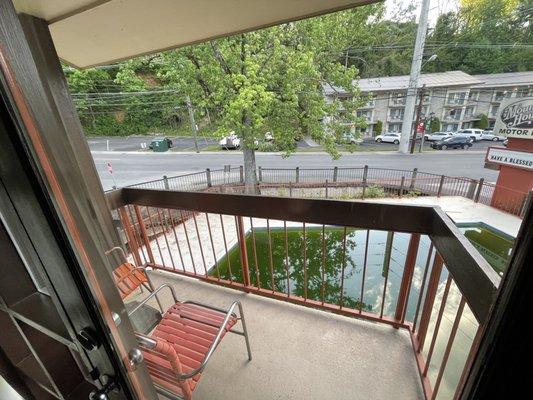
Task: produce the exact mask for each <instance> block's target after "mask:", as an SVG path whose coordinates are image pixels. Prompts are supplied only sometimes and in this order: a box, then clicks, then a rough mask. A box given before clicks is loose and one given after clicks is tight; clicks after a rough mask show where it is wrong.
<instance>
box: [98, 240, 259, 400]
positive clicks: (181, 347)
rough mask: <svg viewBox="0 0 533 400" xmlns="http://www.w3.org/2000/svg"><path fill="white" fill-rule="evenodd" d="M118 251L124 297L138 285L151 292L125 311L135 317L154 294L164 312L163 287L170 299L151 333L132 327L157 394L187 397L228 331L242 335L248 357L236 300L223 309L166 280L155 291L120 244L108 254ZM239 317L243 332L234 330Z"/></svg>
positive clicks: (185, 399)
mask: <svg viewBox="0 0 533 400" xmlns="http://www.w3.org/2000/svg"><path fill="white" fill-rule="evenodd" d="M116 250H119V251H120V252H121V254H122V256H123V258H124V260H126V261H125V262H124V263H123V264H121V265H120V266H119V267H118V268H117V269H116V270H115V271H114V273H113V274H114V276H115V283H116V285H117V288H118V289H119V292H120V295H121V297H122V299H124V298H126V297H127V296H128V295H129V294H131V293H132V292H134V291H135V290H136V289H137V288H139V287H140V288H141V289H142V286H145V287H146V288H147V289H148V291H149V292H150V295H149V296H147V297H146V298H145V299H144V300H142V301H141V302H140V303H138V304H136V305H135V307H134V308H132V309H131V310H130V311H128V316H129V317H133V315H134V314H135V313H136V312H138V311H139V310H140V309H141V308H142V307H143V306H145V305H146V303H147V302H148V301H150V300H151V299H152V298H154V297H155V298H156V300H157V301H158V304H159V306H160V308H161V311H163V308H162V306H161V303H160V301H159V299H158V298H157V295H158V293H159V292H160V291H161V290H163V289H165V288H167V289H169V290H170V293H171V295H172V298H173V301H174V304H173V305H172V306H171V307H170V308H169V309H168V310H167V311H166V312H164V314H163V315H162V318H161V320H160V321H159V322H158V323H157V325H156V326H155V329H154V330H153V332H152V333H151V335H149V336H148V335H145V334H142V333H138V332H136V336H137V340H138V342H139V347H140V349H141V351H142V355H143V358H144V361H145V362H146V366H147V368H148V371H149V373H150V376H151V378H152V381H153V383H154V386H155V388H156V390H157V392H158V393H160V394H162V395H164V396H166V397H168V398H170V399H176V400H178V399H183V400H190V399H191V398H192V393H193V391H194V389H195V388H196V385H197V383H198V381H199V379H200V377H201V375H202V372H203V370H204V368H205V367H206V365H207V363H208V362H209V359H210V358H211V356H212V355H213V353H214V351H215V349H216V348H217V346H218V344H219V343H220V341H221V340H222V338H223V337H224V336H225V334H226V333H228V332H231V333H235V334H237V335H241V336H244V339H245V343H246V350H247V352H248V360H250V361H251V360H252V353H251V349H250V341H249V338H248V331H247V329H246V322H245V320H244V313H243V309H242V305H241V303H240V302H238V301H235V302H233V303H232V304H231V306H230V307H229V309H227V310H223V309H220V308H216V307H212V306H209V305H206V304H201V303H197V302H193V301H184V302H181V301H179V300H178V298H177V296H176V293H175V291H174V288H173V287H172V286H170V285H169V284H166V283H165V284H162V285H160V286H159V287H158V288H157V289H155V290H154V289H153V285H152V282H151V281H150V277H149V275H148V274H147V273H146V270H145V269H144V268H143V267H136V266H134V265H133V264H131V263H129V262H127V258H126V254H125V253H124V250H123V249H122V248H121V247H115V248H113V249H111V250H109V251H108V252H106V254H109V253H111V252H112V251H116ZM235 308H238V309H239V313H238V316H237V314H235V312H234V311H235ZM239 321H240V322H241V326H242V331H237V330H234V329H233V327H234V325H236V324H237V323H238V322H239Z"/></svg>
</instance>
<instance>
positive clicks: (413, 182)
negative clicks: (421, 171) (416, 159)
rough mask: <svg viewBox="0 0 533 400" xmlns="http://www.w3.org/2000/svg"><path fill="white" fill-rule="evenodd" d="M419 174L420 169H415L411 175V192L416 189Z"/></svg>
mask: <svg viewBox="0 0 533 400" xmlns="http://www.w3.org/2000/svg"><path fill="white" fill-rule="evenodd" d="M417 174H418V168H413V173H412V174H411V184H410V185H409V189H411V190H413V189H414V188H415V183H416V175H417Z"/></svg>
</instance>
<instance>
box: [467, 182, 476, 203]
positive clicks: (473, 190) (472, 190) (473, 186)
mask: <svg viewBox="0 0 533 400" xmlns="http://www.w3.org/2000/svg"><path fill="white" fill-rule="evenodd" d="M476 186H477V181H476V180H475V179H470V183H469V184H468V190H467V192H466V198H467V199H470V200H473V199H474V194H475V193H476Z"/></svg>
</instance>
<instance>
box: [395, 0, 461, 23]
mask: <svg viewBox="0 0 533 400" xmlns="http://www.w3.org/2000/svg"><path fill="white" fill-rule="evenodd" d="M421 4H422V0H415V1H412V0H386V1H385V7H386V9H387V11H386V14H385V15H386V18H390V19H397V18H398V9H400V10H407V9H408V8H409V6H411V5H415V6H416V9H415V10H414V11H412V13H414V14H415V15H416V19H417V20H418V16H419V14H420V6H421ZM458 5H459V0H430V4H429V25H430V26H434V25H435V23H436V22H437V18H438V17H439V15H440V14H444V13H447V12H449V11H456V10H457V8H458ZM412 13H411V14H410V15H412Z"/></svg>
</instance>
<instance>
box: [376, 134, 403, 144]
mask: <svg viewBox="0 0 533 400" xmlns="http://www.w3.org/2000/svg"><path fill="white" fill-rule="evenodd" d="M400 137H401V135H400V134H399V133H396V132H389V133H383V134H381V135H377V136H376V137H375V139H374V141H376V142H378V143H381V142H384V143H394V144H400Z"/></svg>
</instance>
